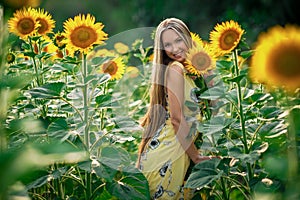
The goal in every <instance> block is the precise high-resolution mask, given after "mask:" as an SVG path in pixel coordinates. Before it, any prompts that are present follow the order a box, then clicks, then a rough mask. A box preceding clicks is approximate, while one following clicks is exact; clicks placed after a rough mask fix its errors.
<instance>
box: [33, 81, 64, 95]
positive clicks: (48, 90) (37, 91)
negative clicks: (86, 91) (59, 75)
mask: <svg viewBox="0 0 300 200" xmlns="http://www.w3.org/2000/svg"><path fill="white" fill-rule="evenodd" d="M64 86H65V83H62V82H54V83H47V84H45V85H42V86H41V87H36V88H33V89H31V90H29V93H30V94H31V96H32V97H33V98H37V99H55V98H59V97H60V93H61V92H62V90H63V88H64Z"/></svg>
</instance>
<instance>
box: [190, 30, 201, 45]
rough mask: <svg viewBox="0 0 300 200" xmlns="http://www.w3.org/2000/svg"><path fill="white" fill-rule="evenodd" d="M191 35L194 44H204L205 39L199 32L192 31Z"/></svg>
mask: <svg viewBox="0 0 300 200" xmlns="http://www.w3.org/2000/svg"><path fill="white" fill-rule="evenodd" d="M191 36H192V41H193V44H194V45H200V46H203V41H202V39H201V38H200V36H199V35H198V34H196V33H193V32H191Z"/></svg>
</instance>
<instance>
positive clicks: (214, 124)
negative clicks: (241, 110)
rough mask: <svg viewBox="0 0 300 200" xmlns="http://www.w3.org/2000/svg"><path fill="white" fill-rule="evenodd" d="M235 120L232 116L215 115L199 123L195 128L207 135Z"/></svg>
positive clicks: (220, 129) (218, 130)
mask: <svg viewBox="0 0 300 200" xmlns="http://www.w3.org/2000/svg"><path fill="white" fill-rule="evenodd" d="M235 121H236V120H235V119H232V118H225V117H224V116H215V117H212V118H211V119H210V120H209V121H205V122H203V123H199V124H198V127H197V129H198V131H199V132H201V133H203V134H204V136H207V135H211V134H214V133H217V132H220V131H222V130H223V129H225V128H227V127H228V126H229V125H230V124H232V123H233V122H235Z"/></svg>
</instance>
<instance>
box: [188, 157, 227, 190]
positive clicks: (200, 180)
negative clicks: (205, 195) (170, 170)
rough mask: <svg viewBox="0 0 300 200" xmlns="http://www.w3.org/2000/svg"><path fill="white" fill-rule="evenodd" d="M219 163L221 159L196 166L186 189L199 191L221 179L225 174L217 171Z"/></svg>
mask: <svg viewBox="0 0 300 200" xmlns="http://www.w3.org/2000/svg"><path fill="white" fill-rule="evenodd" d="M219 163H220V159H217V158H214V159H211V160H206V161H203V162H200V163H198V164H197V165H195V166H194V168H193V171H192V173H191V175H190V176H189V177H188V179H187V181H186V184H185V187H186V188H191V189H198V190H199V189H201V188H203V187H205V186H207V185H209V184H210V183H211V182H213V181H214V180H217V179H219V178H220V177H221V176H222V174H223V171H220V170H218V169H217V166H218V165H219Z"/></svg>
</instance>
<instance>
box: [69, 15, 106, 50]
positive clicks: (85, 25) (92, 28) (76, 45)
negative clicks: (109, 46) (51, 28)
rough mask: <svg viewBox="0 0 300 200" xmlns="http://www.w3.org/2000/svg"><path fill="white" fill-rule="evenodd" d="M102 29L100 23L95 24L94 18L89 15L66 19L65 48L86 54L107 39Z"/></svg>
mask: <svg viewBox="0 0 300 200" xmlns="http://www.w3.org/2000/svg"><path fill="white" fill-rule="evenodd" d="M103 27H104V25H103V24H102V23H100V22H98V23H95V17H94V16H92V15H90V14H87V16H85V15H78V16H75V17H74V19H71V18H70V19H68V20H67V21H65V22H64V31H65V37H66V44H67V48H68V49H71V50H73V51H76V50H79V51H80V52H83V53H87V52H88V51H90V50H91V49H92V48H93V46H94V45H99V44H102V43H103V41H104V40H106V39H107V34H106V33H105V32H104V31H102V29H103Z"/></svg>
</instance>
